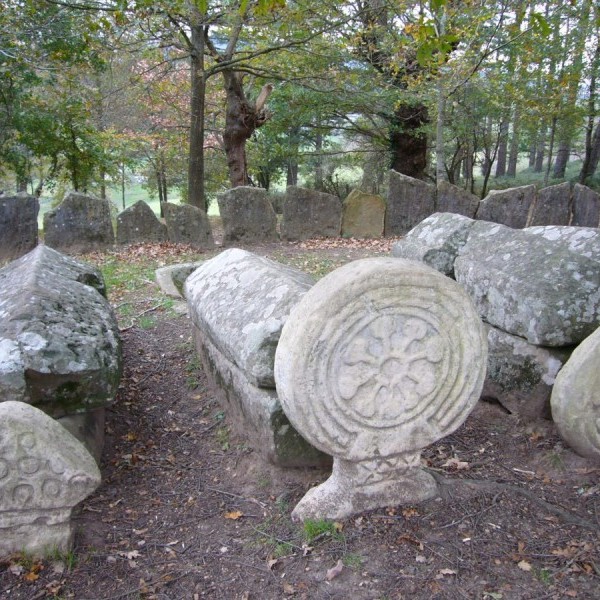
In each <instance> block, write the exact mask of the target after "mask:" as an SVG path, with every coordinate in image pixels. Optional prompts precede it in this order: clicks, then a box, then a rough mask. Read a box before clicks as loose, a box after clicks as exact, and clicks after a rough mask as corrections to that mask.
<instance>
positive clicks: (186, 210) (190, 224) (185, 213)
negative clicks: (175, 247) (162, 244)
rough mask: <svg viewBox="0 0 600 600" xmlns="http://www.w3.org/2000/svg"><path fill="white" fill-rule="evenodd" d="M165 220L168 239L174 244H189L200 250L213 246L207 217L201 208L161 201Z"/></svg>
mask: <svg viewBox="0 0 600 600" xmlns="http://www.w3.org/2000/svg"><path fill="white" fill-rule="evenodd" d="M162 209H163V214H164V215H165V221H166V222H167V235H168V237H169V241H171V242H175V243H176V244H191V245H192V246H196V247H197V248H198V249H201V250H211V249H212V248H214V247H215V242H214V240H213V235H212V231H211V229H210V223H209V221H208V217H207V216H206V213H205V212H204V211H203V210H200V209H199V208H197V207H196V206H192V205H191V204H173V203H171V202H163V203H162Z"/></svg>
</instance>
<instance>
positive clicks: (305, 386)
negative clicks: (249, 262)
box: [275, 258, 487, 462]
mask: <svg viewBox="0 0 600 600" xmlns="http://www.w3.org/2000/svg"><path fill="white" fill-rule="evenodd" d="M486 363H487V341H486V337H485V334H484V332H483V327H482V325H481V321H480V318H479V316H478V315H477V313H476V312H475V309H474V307H473V305H472V303H471V301H470V299H469V298H468V296H467V295H466V293H465V292H464V291H463V290H462V288H461V287H460V286H459V285H458V284H457V283H456V282H455V281H453V280H451V279H449V278H447V277H445V276H443V275H441V274H440V273H438V272H437V271H435V270H434V269H431V268H430V267H428V266H426V265H423V264H421V263H417V262H412V261H407V260H403V259H399V258H373V259H365V260H359V261H355V262H352V263H349V264H347V265H345V266H344V267H341V268H340V269H337V270H336V271H334V272H332V273H330V274H329V275H327V276H326V277H324V278H323V279H322V280H320V281H319V282H318V283H317V284H316V285H315V286H314V287H313V288H312V289H311V290H310V291H309V292H308V293H307V294H306V295H305V296H304V298H303V299H302V300H301V301H300V303H299V304H298V305H297V306H296V307H295V308H294V309H293V311H292V312H291V314H290V315H289V317H288V319H287V321H286V323H285V325H284V327H283V331H282V334H281V338H280V340H279V344H278V346H277V353H276V357H275V381H276V384H277V393H278V396H279V399H280V401H281V404H282V406H283V409H284V411H285V412H286V414H287V416H288V417H289V419H290V421H291V422H292V424H293V425H294V427H295V428H296V429H297V430H298V431H299V432H300V433H301V434H302V435H303V436H304V437H305V438H306V439H307V440H308V441H309V442H310V443H312V444H313V445H315V446H316V447H317V448H319V449H321V450H323V451H324V452H326V453H328V454H331V455H333V456H334V457H338V458H343V459H345V460H349V461H354V462H360V461H364V460H369V459H373V458H385V457H393V456H395V455H398V454H401V453H405V452H412V451H416V450H420V449H422V448H424V447H426V446H428V445H429V444H431V443H433V442H435V441H436V440H438V439H440V438H442V437H444V436H446V435H448V434H450V433H452V432H453V431H454V430H455V429H457V428H458V427H459V426H460V425H461V424H462V423H463V421H464V420H465V419H466V417H467V415H468V414H469V413H470V411H471V410H472V409H473V408H474V406H475V404H476V402H477V400H478V398H479V395H480V393H481V388H482V386H483V379H484V376H485V367H486Z"/></svg>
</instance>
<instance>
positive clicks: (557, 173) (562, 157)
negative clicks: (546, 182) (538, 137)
mask: <svg viewBox="0 0 600 600" xmlns="http://www.w3.org/2000/svg"><path fill="white" fill-rule="evenodd" d="M570 153H571V145H570V143H569V141H568V140H562V141H561V142H560V143H559V144H558V150H557V151H556V162H555V163H554V171H553V172H552V177H554V179H562V178H563V177H564V176H565V171H566V170H567V163H568V162H569V154H570Z"/></svg>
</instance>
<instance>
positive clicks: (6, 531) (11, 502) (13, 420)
mask: <svg viewBox="0 0 600 600" xmlns="http://www.w3.org/2000/svg"><path fill="white" fill-rule="evenodd" d="M99 484H100V471H99V470H98V467H97V465H96V462H95V461H94V459H93V457H92V455H91V454H90V453H89V452H88V451H87V450H86V449H85V447H84V446H83V444H81V443H80V442H79V441H77V440H76V439H75V438H74V437H73V436H72V435H71V434H70V433H69V432H68V431H67V430H66V429H65V428H64V427H63V426H62V425H60V424H59V423H57V422H56V421H55V420H54V419H52V418H50V417H48V416H47V415H46V414H45V413H44V412H42V411H41V410H39V409H37V408H34V407H33V406H30V405H29V404H25V403H23V402H15V401H7V402H0V556H3V555H6V554H10V553H12V552H20V551H25V552H29V553H32V554H48V553H52V552H54V551H59V552H65V551H68V550H69V549H70V547H71V543H72V538H73V526H72V524H71V511H72V510H73V508H74V507H75V505H77V504H78V503H79V502H81V501H82V500H83V499H85V498H86V497H87V496H89V495H90V494H91V493H92V492H93V491H94V490H95V489H96V488H97V487H98V485H99Z"/></svg>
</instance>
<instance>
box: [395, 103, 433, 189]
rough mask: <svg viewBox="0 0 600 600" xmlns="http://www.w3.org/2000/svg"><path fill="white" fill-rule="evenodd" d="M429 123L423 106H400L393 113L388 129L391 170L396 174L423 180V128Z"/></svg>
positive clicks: (424, 151)
mask: <svg viewBox="0 0 600 600" xmlns="http://www.w3.org/2000/svg"><path fill="white" fill-rule="evenodd" d="M427 123H429V117H428V115H427V109H426V108H425V106H423V105H417V106H411V105H408V104H401V105H400V106H399V107H398V108H397V109H396V111H395V113H394V119H393V122H392V125H391V128H390V150H391V153H392V162H391V165H390V166H391V168H392V169H394V171H397V172H398V173H402V174H403V175H408V176H409V177H414V178H415V179H424V177H425V168H426V167H427V135H426V133H425V132H424V131H423V126H424V125H426V124H427Z"/></svg>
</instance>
